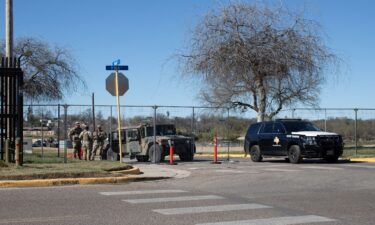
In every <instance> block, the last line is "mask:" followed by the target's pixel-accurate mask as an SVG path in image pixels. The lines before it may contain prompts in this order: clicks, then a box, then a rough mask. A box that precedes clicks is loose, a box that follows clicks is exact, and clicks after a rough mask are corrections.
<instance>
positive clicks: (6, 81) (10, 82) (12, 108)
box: [0, 57, 23, 160]
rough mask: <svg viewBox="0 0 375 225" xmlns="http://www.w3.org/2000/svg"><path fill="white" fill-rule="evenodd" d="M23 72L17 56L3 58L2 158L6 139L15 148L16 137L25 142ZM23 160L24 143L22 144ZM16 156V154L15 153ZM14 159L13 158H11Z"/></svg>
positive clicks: (0, 94)
mask: <svg viewBox="0 0 375 225" xmlns="http://www.w3.org/2000/svg"><path fill="white" fill-rule="evenodd" d="M22 87H23V72H22V70H21V68H20V60H19V59H17V58H11V59H9V58H6V57H2V58H1V64H0V104H1V105H0V125H1V129H0V139H1V140H0V144H1V146H0V159H1V160H4V153H5V140H7V139H8V140H9V147H10V149H15V141H16V138H20V139H21V142H20V143H23V107H22V106H23V92H22ZM20 148H21V149H20V154H21V155H20V160H22V153H23V151H22V144H21V145H20ZM13 157H14V154H13ZM11 160H13V159H11Z"/></svg>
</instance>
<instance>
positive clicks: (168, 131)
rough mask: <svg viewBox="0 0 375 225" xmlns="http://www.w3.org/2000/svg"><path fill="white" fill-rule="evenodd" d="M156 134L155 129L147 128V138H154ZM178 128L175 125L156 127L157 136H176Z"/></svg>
mask: <svg viewBox="0 0 375 225" xmlns="http://www.w3.org/2000/svg"><path fill="white" fill-rule="evenodd" d="M153 134H154V127H147V131H146V137H147V136H153ZM175 134H176V128H175V127H174V125H156V136H164V135H175Z"/></svg>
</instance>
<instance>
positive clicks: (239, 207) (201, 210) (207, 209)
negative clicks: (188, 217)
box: [152, 204, 272, 215]
mask: <svg viewBox="0 0 375 225" xmlns="http://www.w3.org/2000/svg"><path fill="white" fill-rule="evenodd" d="M267 208H272V207H271V206H266V205H260V204H233V205H213V206H202V207H186V208H170V209H154V210H152V211H154V212H157V213H160V214H163V215H178V214H187V213H206V212H224V211H235V210H246V209H267Z"/></svg>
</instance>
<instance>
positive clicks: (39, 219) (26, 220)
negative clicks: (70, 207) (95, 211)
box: [0, 215, 89, 224]
mask: <svg viewBox="0 0 375 225" xmlns="http://www.w3.org/2000/svg"><path fill="white" fill-rule="evenodd" d="M85 218H89V216H88V215H79V216H75V215H72V216H56V217H35V218H23V219H21V218H17V219H1V220H0V224H9V223H40V222H53V221H65V220H75V219H85Z"/></svg>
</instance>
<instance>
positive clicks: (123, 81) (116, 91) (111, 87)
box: [106, 59, 129, 163]
mask: <svg viewBox="0 0 375 225" xmlns="http://www.w3.org/2000/svg"><path fill="white" fill-rule="evenodd" d="M119 64H120V60H119V59H118V60H116V61H114V62H113V63H112V66H106V70H114V71H115V73H111V74H110V75H109V76H108V77H107V79H106V89H107V91H108V92H109V93H111V94H112V95H113V96H116V98H117V130H118V140H119V142H118V145H119V146H118V147H119V154H120V163H122V138H121V114H120V96H121V95H124V94H125V92H126V91H127V90H128V89H129V80H128V78H126V76H125V75H123V74H122V73H119V72H118V71H119V70H128V66H121V65H119Z"/></svg>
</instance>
